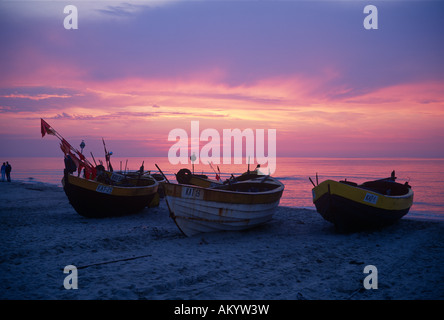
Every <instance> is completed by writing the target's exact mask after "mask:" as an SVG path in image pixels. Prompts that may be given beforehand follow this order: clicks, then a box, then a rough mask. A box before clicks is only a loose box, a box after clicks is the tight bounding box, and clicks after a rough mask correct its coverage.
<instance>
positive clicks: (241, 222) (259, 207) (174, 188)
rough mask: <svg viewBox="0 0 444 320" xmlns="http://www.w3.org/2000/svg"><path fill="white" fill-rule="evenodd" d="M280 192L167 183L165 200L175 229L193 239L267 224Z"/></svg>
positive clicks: (280, 188)
mask: <svg viewBox="0 0 444 320" xmlns="http://www.w3.org/2000/svg"><path fill="white" fill-rule="evenodd" d="M283 189H284V187H283V185H280V186H278V187H277V188H276V190H271V191H269V192H260V193H247V192H231V191H226V190H217V189H209V188H201V187H198V186H191V185H181V184H168V183H167V184H165V191H166V196H165V198H166V201H167V204H168V208H169V210H170V217H171V218H172V219H173V220H174V222H175V223H176V225H177V227H178V228H179V229H180V230H181V231H182V233H184V234H185V235H186V236H193V235H196V234H199V233H205V232H217V231H240V230H246V229H250V228H254V227H257V226H259V225H262V224H264V223H266V222H268V221H270V220H271V219H272V217H273V214H274V213H275V210H276V208H277V207H278V205H279V201H280V198H281V196H282V192H283Z"/></svg>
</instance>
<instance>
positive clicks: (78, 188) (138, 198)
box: [62, 171, 159, 218]
mask: <svg viewBox="0 0 444 320" xmlns="http://www.w3.org/2000/svg"><path fill="white" fill-rule="evenodd" d="M62 185H63V189H64V191H65V193H66V196H67V197H68V199H69V203H70V204H71V205H72V206H73V208H74V209H75V210H76V211H77V213H78V214H80V215H82V216H84V217H89V218H103V217H112V216H122V215H127V214H133V213H137V212H140V211H142V210H143V209H144V208H145V207H147V206H150V204H151V202H152V200H153V199H154V197H155V196H156V194H157V189H158V187H159V183H158V182H157V181H156V180H155V179H131V178H125V179H122V180H120V181H119V182H114V183H105V182H99V181H97V180H90V179H86V178H82V177H77V176H75V175H72V174H69V173H67V172H66V171H65V175H64V177H63V179H62Z"/></svg>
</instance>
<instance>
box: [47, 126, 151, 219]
mask: <svg viewBox="0 0 444 320" xmlns="http://www.w3.org/2000/svg"><path fill="white" fill-rule="evenodd" d="M41 133H42V138H43V137H44V136H45V135H46V134H49V135H53V136H56V137H57V138H58V139H60V141H61V144H60V148H61V150H62V151H63V153H64V154H65V169H64V176H63V179H62V185H63V189H64V191H65V193H66V196H67V197H68V200H69V202H70V204H71V205H72V206H73V208H74V209H75V210H76V211H77V213H79V214H80V215H82V216H85V217H94V218H102V217H110V216H121V215H126V214H132V213H136V212H139V211H141V210H142V209H143V208H145V207H147V206H153V198H155V197H156V195H157V199H158V193H157V190H158V187H159V182H158V181H157V180H156V179H155V178H153V177H152V176H150V175H142V174H140V175H135V176H132V175H125V174H119V173H117V172H112V166H111V162H110V156H111V154H112V152H108V151H107V150H106V146H105V141H104V140H103V138H102V141H103V146H104V148H105V158H106V164H107V167H108V168H109V170H105V167H104V166H103V165H102V164H101V163H100V164H99V165H96V166H94V165H92V164H91V163H90V162H89V161H88V160H87V159H86V157H85V156H84V155H83V153H82V152H80V151H78V150H77V149H75V148H74V147H72V146H71V145H70V144H69V143H68V142H67V141H66V140H65V139H64V138H63V137H62V136H61V135H60V134H59V133H58V132H57V131H55V130H54V129H53V128H52V127H51V126H50V125H49V124H48V123H47V122H46V121H45V120H43V119H41ZM84 147H85V144H84V142H83V141H82V144H81V148H82V150H83V148H84ZM91 155H92V154H91ZM93 160H94V157H93ZM94 163H95V160H94ZM142 166H143V164H142ZM142 168H143V167H142ZM74 172H77V176H76V175H74ZM82 172H83V175H82V176H81V174H82ZM141 173H143V169H142V170H141ZM157 203H158V201H157Z"/></svg>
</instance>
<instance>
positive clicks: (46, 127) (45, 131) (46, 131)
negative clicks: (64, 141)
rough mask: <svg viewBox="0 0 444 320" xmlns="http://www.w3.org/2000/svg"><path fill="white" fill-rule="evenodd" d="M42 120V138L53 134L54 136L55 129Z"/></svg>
mask: <svg viewBox="0 0 444 320" xmlns="http://www.w3.org/2000/svg"><path fill="white" fill-rule="evenodd" d="M40 120H41V121H40V131H41V132H42V138H43V137H44V136H45V134H51V135H53V136H54V135H55V133H54V129H53V128H51V126H50V125H49V124H48V123H47V122H46V121H45V120H43V119H42V118H40Z"/></svg>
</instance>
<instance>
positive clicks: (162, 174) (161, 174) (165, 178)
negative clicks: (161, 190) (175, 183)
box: [154, 163, 170, 183]
mask: <svg viewBox="0 0 444 320" xmlns="http://www.w3.org/2000/svg"><path fill="white" fill-rule="evenodd" d="M154 165H155V166H156V168H157V170H159V172H160V174H161V175H162V177H164V179H165V180H166V182H168V183H170V182H169V181H168V178H167V177H166V176H165V175H164V174H163V172H162V170H160V168H159V166H158V165H157V163H155V164H154Z"/></svg>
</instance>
